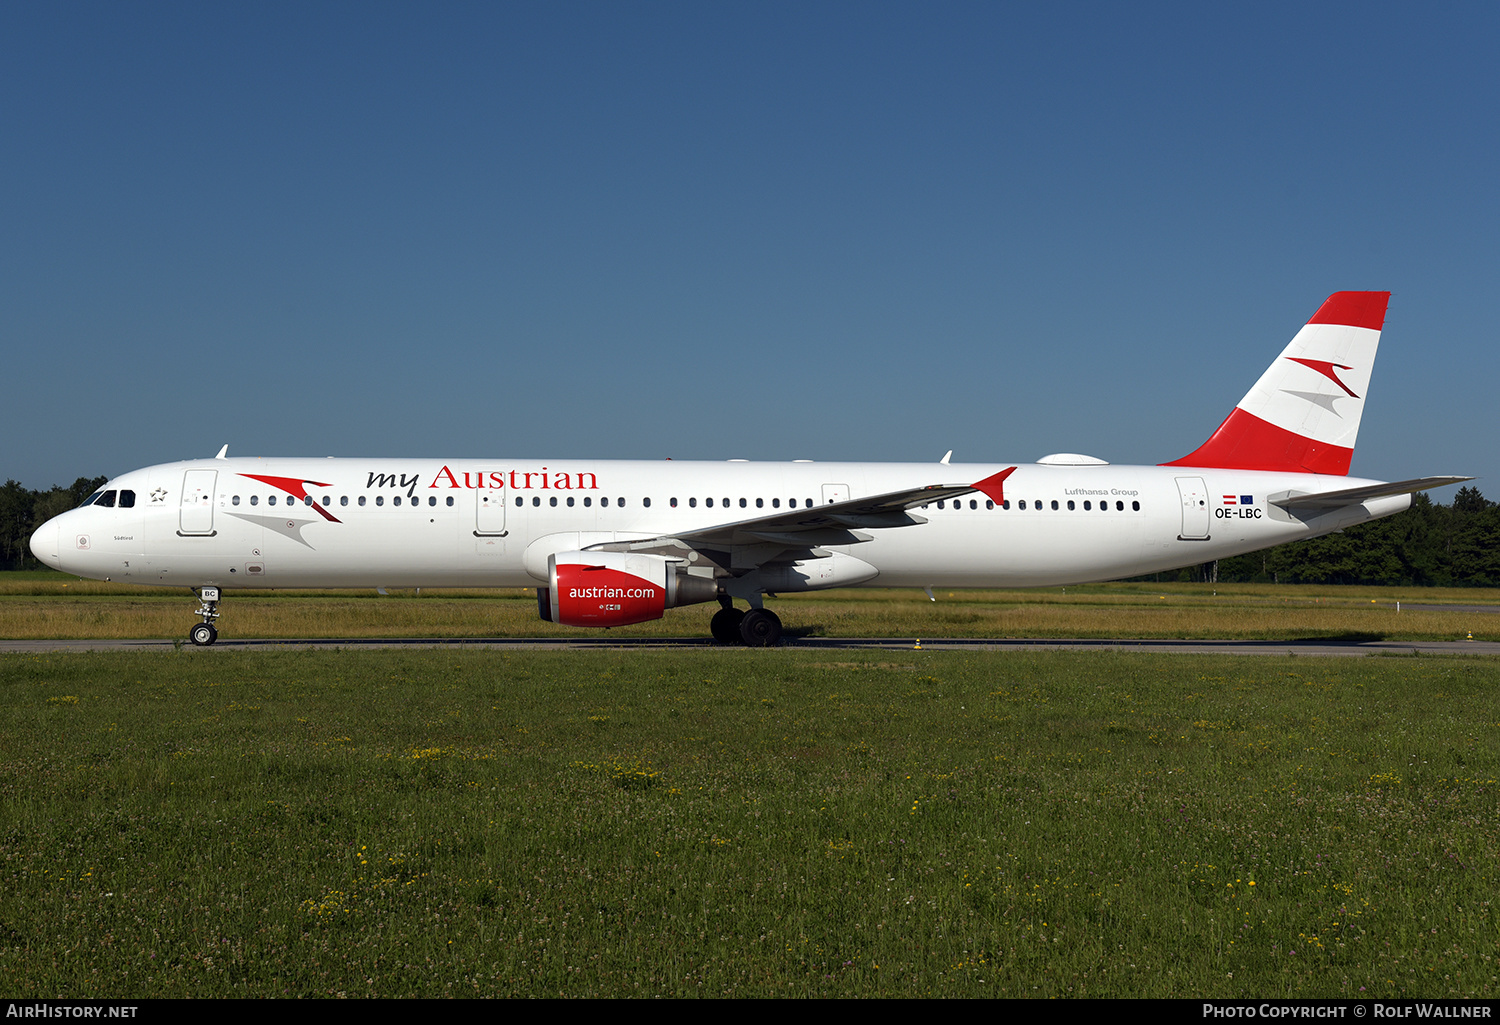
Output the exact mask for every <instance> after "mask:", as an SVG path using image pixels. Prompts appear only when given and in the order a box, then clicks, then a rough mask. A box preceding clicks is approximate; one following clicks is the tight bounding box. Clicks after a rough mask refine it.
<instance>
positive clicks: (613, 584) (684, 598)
mask: <svg viewBox="0 0 1500 1025" xmlns="http://www.w3.org/2000/svg"><path fill="white" fill-rule="evenodd" d="M547 576H548V584H549V585H550V586H548V587H544V588H538V589H537V606H538V611H539V612H540V613H541V617H542V618H543V619H544V620H546V621H547V622H549V623H562V624H564V625H566V626H627V625H629V624H630V623H644V622H646V621H647V620H651V619H660V618H661V617H662V614H663V613H664V612H665V610H667V609H669V608H675V607H676V606H678V605H692V604H695V603H697V602H704V601H711V600H713V598H714V597H715V596H716V595H717V593H718V587H717V585H716V584H715V583H714V581H713V580H712V578H707V577H699V576H689V575H688V574H687V573H685V572H683V570H682V569H681V568H680V567H678V566H677V565H675V564H673V563H672V562H670V561H669V560H667V559H664V558H662V557H661V556H659V555H636V554H634V553H631V552H559V553H558V554H556V555H553V556H551V557H549V558H548V560H547Z"/></svg>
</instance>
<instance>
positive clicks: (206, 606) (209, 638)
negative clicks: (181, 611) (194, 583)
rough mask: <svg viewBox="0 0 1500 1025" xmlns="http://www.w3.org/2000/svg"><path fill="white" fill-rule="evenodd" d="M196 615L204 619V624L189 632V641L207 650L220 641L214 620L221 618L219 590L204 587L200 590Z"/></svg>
mask: <svg viewBox="0 0 1500 1025" xmlns="http://www.w3.org/2000/svg"><path fill="white" fill-rule="evenodd" d="M194 614H195V615H199V616H202V617H203V622H201V623H199V624H198V625H197V626H195V627H193V628H192V629H191V630H189V631H188V640H190V641H192V642H193V643H194V644H196V645H198V646H199V647H200V648H206V647H208V645H210V644H212V643H213V642H214V641H216V640H218V639H219V631H218V630H217V629H215V628H214V620H216V619H218V618H219V589H218V588H217V587H203V588H199V590H198V608H197V609H195V610H194Z"/></svg>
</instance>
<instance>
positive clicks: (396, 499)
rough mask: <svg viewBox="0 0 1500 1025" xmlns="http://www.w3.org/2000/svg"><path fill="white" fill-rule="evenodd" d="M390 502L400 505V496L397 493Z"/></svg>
mask: <svg viewBox="0 0 1500 1025" xmlns="http://www.w3.org/2000/svg"><path fill="white" fill-rule="evenodd" d="M391 504H392V505H400V504H401V496H400V495H397V496H396V497H395V498H393V499H391Z"/></svg>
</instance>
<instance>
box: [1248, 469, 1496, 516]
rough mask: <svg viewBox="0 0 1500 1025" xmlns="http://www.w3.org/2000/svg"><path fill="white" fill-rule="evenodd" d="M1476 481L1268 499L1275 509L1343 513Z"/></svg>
mask: <svg viewBox="0 0 1500 1025" xmlns="http://www.w3.org/2000/svg"><path fill="white" fill-rule="evenodd" d="M1473 479H1474V478H1473V477H1417V478H1416V479H1414V480H1398V481H1394V482H1392V483H1390V484H1371V485H1370V486H1368V487H1363V488H1345V489H1344V490H1343V491H1320V492H1318V493H1316V494H1310V495H1305V494H1298V493H1296V492H1290V491H1289V492H1287V493H1285V494H1282V495H1272V496H1271V497H1270V498H1268V499H1267V501H1269V502H1270V503H1271V504H1272V505H1279V506H1280V507H1281V508H1283V509H1308V510H1316V509H1339V508H1342V507H1344V506H1346V505H1358V504H1359V503H1361V502H1364V501H1368V500H1369V499H1371V498H1390V497H1391V496H1393V495H1411V494H1415V493H1416V492H1418V491H1430V490H1432V489H1433V488H1441V487H1446V486H1447V485H1449V484H1462V483H1463V482H1464V481H1466V480H1473Z"/></svg>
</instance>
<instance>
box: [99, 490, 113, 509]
mask: <svg viewBox="0 0 1500 1025" xmlns="http://www.w3.org/2000/svg"><path fill="white" fill-rule="evenodd" d="M115 495H116V492H114V491H106V492H105V493H104V494H102V495H100V496H99V501H98V502H96V503H94V504H95V505H102V506H104V507H105V508H106V509H113V508H114V507H115Z"/></svg>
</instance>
